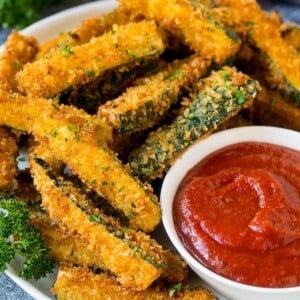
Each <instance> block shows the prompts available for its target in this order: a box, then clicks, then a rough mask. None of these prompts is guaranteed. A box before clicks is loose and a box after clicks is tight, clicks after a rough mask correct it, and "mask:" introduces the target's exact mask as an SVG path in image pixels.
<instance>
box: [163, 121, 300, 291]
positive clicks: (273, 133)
mask: <svg viewBox="0 0 300 300" xmlns="http://www.w3.org/2000/svg"><path fill="white" fill-rule="evenodd" d="M240 142H265V143H270V144H274V145H279V146H285V147H288V148H292V149H295V150H299V151H300V132H297V131H294V130H290V129H285V128H279V127H273V126H244V127H237V128H232V129H226V130H223V131H220V132H216V133H214V134H212V135H210V136H209V137H207V138H205V139H202V140H199V141H197V142H196V143H195V144H193V145H192V146H190V147H189V148H188V149H187V150H186V151H185V152H184V153H183V154H182V155H181V156H180V158H178V159H177V160H176V161H175V163H174V164H173V165H172V167H171V168H170V169H169V170H168V172H167V174H166V176H165V177H164V180H163V183H162V187H161V192H160V201H161V207H162V223H163V226H164V228H165V230H166V233H167V235H168V237H169V239H170V240H171V242H172V244H173V245H174V247H175V248H176V249H177V251H178V252H179V254H180V255H181V256H182V257H183V259H184V260H185V261H186V263H187V264H188V265H189V266H190V267H191V268H192V269H194V270H197V271H198V273H201V274H203V276H206V277H207V278H208V279H209V280H211V281H217V282H218V283H219V284H223V285H227V286H229V287H231V288H235V289H240V290H243V291H249V292H261V293H264V294H275V293H276V294H278V293H280V294H287V293H290V292H300V286H297V287H286V288H268V287H259V286H253V285H248V284H243V283H239V282H235V281H234V280H231V279H228V278H225V277H223V276H221V275H219V274H217V273H215V272H213V271H211V270H210V269H208V268H207V267H205V266H204V265H203V264H201V263H200V262H199V261H197V260H196V259H195V258H194V257H193V256H192V255H191V254H190V253H189V252H188V251H187V249H186V248H185V247H184V246H183V244H182V242H181V241H180V239H179V237H178V235H177V232H176V230H175V226H174V222H173V214H172V209H173V199H174V196H175V193H176V191H177V186H178V185H179V183H180V182H181V180H182V179H183V178H184V176H185V175H186V173H187V172H188V170H190V169H191V168H192V167H193V166H194V165H195V164H196V163H198V162H199V161H200V160H202V159H203V158H204V157H206V156H207V155H208V154H210V153H212V152H214V151H216V150H219V149H221V148H224V147H226V146H229V145H231V144H236V143H240ZM178 170H180V172H178ZM198 276H199V277H200V278H201V275H199V274H198ZM202 279H203V280H205V278H202ZM205 281H206V282H207V283H208V284H209V282H208V281H207V280H205Z"/></svg>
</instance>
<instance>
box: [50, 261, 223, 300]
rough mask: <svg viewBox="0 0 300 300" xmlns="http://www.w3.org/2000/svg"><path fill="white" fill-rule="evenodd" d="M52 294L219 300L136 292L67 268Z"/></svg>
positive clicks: (198, 294) (196, 294) (68, 299)
mask: <svg viewBox="0 0 300 300" xmlns="http://www.w3.org/2000/svg"><path fill="white" fill-rule="evenodd" d="M52 292H53V293H54V294H55V295H56V296H57V299H58V300H79V299H84V300H100V299H101V300H119V299H122V300H172V299H174V300H175V299H181V300H216V299H217V298H216V297H215V296H214V295H213V294H211V293H210V292H209V291H207V290H205V289H202V288H198V289H195V290H193V291H190V290H188V289H183V290H182V291H179V292H178V293H175V295H174V296H173V295H172V294H171V293H170V289H168V288H159V287H157V288H155V287H153V288H152V287H151V288H148V289H147V290H145V291H139V292H137V291H133V290H130V289H127V288H124V287H122V286H121V285H119V284H118V282H117V281H116V279H115V277H113V276H108V275H107V274H105V273H99V274H95V273H93V272H92V270H90V269H88V268H78V267H71V266H67V265H63V266H61V267H60V268H59V272H58V276H57V280H56V282H55V284H54V287H53V288H52Z"/></svg>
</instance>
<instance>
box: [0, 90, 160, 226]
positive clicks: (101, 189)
mask: <svg viewBox="0 0 300 300" xmlns="http://www.w3.org/2000/svg"><path fill="white" fill-rule="evenodd" d="M0 95H1V90H0ZM13 95H14V96H15V99H14V101H11V99H10V98H9V95H6V94H5V93H3V94H2V99H1V97H0V99H1V100H2V101H0V124H4V125H8V126H11V127H13V128H18V129H21V130H25V131H28V132H31V133H33V134H34V135H35V137H37V138H38V139H44V138H47V139H48V142H49V147H50V148H51V149H52V151H53V153H54V156H56V157H57V159H59V160H62V161H63V162H64V163H65V164H66V165H67V166H68V167H70V168H71V169H72V171H73V172H74V174H78V175H79V177H80V178H81V179H82V180H83V181H84V182H85V183H86V184H87V185H88V186H90V187H91V188H92V189H94V190H95V191H96V192H97V193H98V194H99V195H102V196H103V197H104V198H105V199H107V200H108V201H110V202H111V203H112V205H113V206H114V207H116V208H117V209H120V210H122V211H123V212H124V214H125V215H126V216H127V217H128V218H130V225H131V226H132V227H133V228H138V229H142V230H144V231H146V232H150V231H152V230H153V229H154V228H155V227H156V225H157V224H158V223H159V222H160V207H159V204H158V201H157V197H156V196H155V195H154V194H153V191H152V188H151V187H150V185H146V184H142V183H141V182H140V181H138V180H137V179H136V178H134V177H133V176H132V175H131V174H130V172H129V170H127V169H126V168H125V167H124V166H123V165H122V164H121V162H120V161H119V160H117V158H116V157H115V155H114V154H113V153H112V152H111V151H109V150H108V149H106V148H105V146H99V144H100V142H101V141H99V137H100V138H102V139H103V140H104V141H103V142H102V144H103V143H104V142H105V141H107V140H109V138H110V137H111V134H110V131H109V128H107V126H106V125H105V124H102V123H103V122H101V120H96V121H95V120H94V118H92V117H91V116H89V115H87V114H85V113H84V112H83V111H80V110H78V109H75V108H73V107H66V106H60V107H56V106H53V105H52V103H51V101H49V102H48V101H47V100H44V99H30V98H27V97H23V96H21V95H19V94H13ZM37 105H40V107H39V108H38V109H37ZM7 109H8V110H9V109H11V113H10V114H6V113H5V112H6V110H7ZM2 112H3V114H2ZM22 113H24V114H22ZM20 115H22V116H23V118H24V119H23V118H20V117H19V116H20ZM98 128H99V129H98ZM96 131H99V132H100V134H97V133H95V132H96Z"/></svg>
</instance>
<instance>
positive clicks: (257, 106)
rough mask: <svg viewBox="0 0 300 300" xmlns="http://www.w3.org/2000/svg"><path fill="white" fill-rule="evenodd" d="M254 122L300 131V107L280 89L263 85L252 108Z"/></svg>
mask: <svg viewBox="0 0 300 300" xmlns="http://www.w3.org/2000/svg"><path fill="white" fill-rule="evenodd" d="M251 115H252V118H253V122H254V123H255V124H258V125H269V126H279V127H284V128H289V129H293V130H297V131H300V108H298V107H296V106H294V105H292V104H291V103H288V102H287V101H286V100H285V99H284V96H283V95H281V94H280V93H279V92H278V91H275V90H271V89H268V88H267V87H265V86H262V90H261V91H260V92H259V93H258V95H257V97H256V99H255V101H254V104H253V106H252V108H251Z"/></svg>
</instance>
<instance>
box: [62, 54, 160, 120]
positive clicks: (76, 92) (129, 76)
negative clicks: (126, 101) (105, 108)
mask: <svg viewBox="0 0 300 300" xmlns="http://www.w3.org/2000/svg"><path fill="white" fill-rule="evenodd" d="M155 61H156V58H155V59H153V58H150V57H149V58H144V59H143V60H140V62H139V64H136V62H134V63H133V64H128V65H126V66H122V67H119V68H118V67H117V68H115V69H112V70H107V71H105V72H103V74H102V75H101V76H100V78H97V79H96V80H94V81H92V82H88V83H86V84H82V85H78V86H75V87H71V88H70V89H69V90H67V91H65V92H63V93H62V94H61V95H59V103H61V104H68V105H74V106H76V107H78V108H81V109H83V110H85V111H86V112H87V113H89V114H96V113H97V110H98V108H99V106H101V105H103V104H104V103H106V102H107V101H108V100H111V99H114V98H116V97H117V96H118V95H120V94H121V93H122V92H124V90H125V89H126V88H127V87H128V86H130V85H131V84H132V82H133V81H134V80H135V79H136V78H137V77H138V76H139V74H142V73H145V72H146V71H149V70H151V69H152V68H154V66H155Z"/></svg>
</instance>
